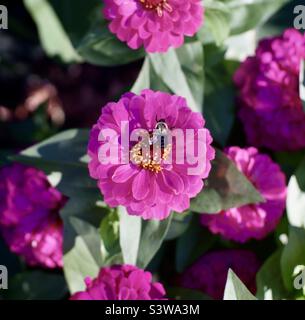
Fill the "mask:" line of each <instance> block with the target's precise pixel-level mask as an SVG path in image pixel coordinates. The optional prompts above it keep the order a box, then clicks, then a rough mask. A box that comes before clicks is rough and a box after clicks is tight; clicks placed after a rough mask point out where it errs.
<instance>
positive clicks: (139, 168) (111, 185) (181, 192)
mask: <svg viewBox="0 0 305 320" xmlns="http://www.w3.org/2000/svg"><path fill="white" fill-rule="evenodd" d="M161 119H162V121H164V122H165V123H166V124H167V126H168V128H169V129H170V130H173V129H177V128H179V129H182V130H183V132H184V133H185V132H186V129H194V130H195V136H194V145H195V151H196V148H197V146H199V147H200V148H202V149H203V150H205V153H204V155H203V158H202V159H200V161H202V163H203V166H202V168H201V169H200V171H199V172H198V174H197V175H189V173H188V169H189V168H194V167H196V165H193V164H192V165H190V164H188V162H187V161H186V151H185V150H184V158H185V159H184V163H183V164H178V163H177V161H176V160H175V155H176V139H173V141H172V145H171V151H172V154H173V160H172V163H170V164H167V163H166V162H165V160H166V159H165V158H164V159H161V161H160V164H153V162H151V163H150V164H149V165H146V164H144V162H139V163H136V164H135V163H134V162H132V161H130V162H129V163H127V164H102V163H101V162H100V160H99V156H98V154H99V148H100V147H101V145H103V144H105V141H104V142H102V141H98V137H99V135H100V132H101V130H102V129H105V128H111V129H113V130H115V131H116V132H117V134H118V136H119V140H120V139H122V137H121V123H122V121H128V122H129V132H127V133H126V134H128V138H129V134H130V132H132V131H133V130H134V129H137V128H141V129H145V130H147V131H148V132H151V131H152V130H153V129H154V128H155V127H156V124H157V123H158V121H159V120H161ZM203 127H204V120H203V117H202V115H201V114H200V113H195V112H192V111H191V110H190V109H189V108H188V106H187V103H186V100H185V99H184V98H182V97H178V96H175V95H170V94H168V93H163V92H153V91H151V90H144V91H142V93H141V94H140V95H139V96H137V95H135V94H132V93H128V94H126V95H124V96H123V97H122V98H121V99H120V100H119V102H117V103H108V104H107V105H106V106H105V107H104V108H103V109H102V114H101V116H100V118H99V120H98V122H97V124H96V125H95V126H94V127H93V128H92V130H91V135H90V141H89V146H88V154H89V156H90V158H91V161H90V163H89V171H90V175H91V177H92V178H94V179H97V180H98V186H99V188H100V190H101V192H102V193H103V195H104V200H105V202H106V203H107V204H108V205H109V206H111V207H116V206H118V205H123V206H126V207H127V211H128V213H129V214H131V215H138V216H142V217H143V218H144V219H164V218H166V217H168V215H169V214H170V211H171V210H175V211H177V212H183V211H184V210H186V209H188V208H189V206H190V198H192V197H194V196H196V195H197V194H198V193H199V192H200V190H201V189H202V187H203V181H202V179H204V178H206V177H207V176H208V174H209V171H210V169H211V164H210V161H211V160H212V159H213V158H214V149H213V148H212V147H211V146H210V144H211V142H212V138H211V136H210V133H209V131H208V130H207V129H204V130H205V131H204V132H205V133H206V140H205V141H200V140H199V136H198V129H203ZM106 142H107V141H106ZM119 148H120V150H119V155H120V154H121V149H123V146H122V145H121V144H120V145H119ZM134 148H135V143H134V144H133V145H132V144H131V146H130V150H127V152H128V153H127V154H129V151H130V152H131V156H132V154H133V151H134V150H135V149H134ZM184 148H186V146H184ZM164 154H165V151H164ZM121 160H122V159H121Z"/></svg>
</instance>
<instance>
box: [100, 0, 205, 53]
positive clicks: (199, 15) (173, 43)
mask: <svg viewBox="0 0 305 320" xmlns="http://www.w3.org/2000/svg"><path fill="white" fill-rule="evenodd" d="M104 3H105V7H104V16H105V18H106V19H108V20H110V21H111V22H110V24H109V29H110V31H111V32H112V33H114V34H116V35H117V37H118V38H119V39H120V40H121V41H124V42H127V44H128V46H129V47H130V48H132V49H138V48H140V47H143V46H144V48H145V50H146V51H147V52H166V51H167V50H168V49H169V48H170V47H174V48H178V47H180V46H181V45H182V44H183V43H184V36H190V37H191V36H193V35H194V34H195V33H196V32H197V31H198V30H199V28H200V27H201V25H202V23H203V12H204V10H203V7H202V4H201V1H200V0H124V1H122V0H105V1H104Z"/></svg>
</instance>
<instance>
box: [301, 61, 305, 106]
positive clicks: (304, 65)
mask: <svg viewBox="0 0 305 320" xmlns="http://www.w3.org/2000/svg"><path fill="white" fill-rule="evenodd" d="M300 98H301V100H302V104H303V110H304V112H305V60H302V61H301V67H300Z"/></svg>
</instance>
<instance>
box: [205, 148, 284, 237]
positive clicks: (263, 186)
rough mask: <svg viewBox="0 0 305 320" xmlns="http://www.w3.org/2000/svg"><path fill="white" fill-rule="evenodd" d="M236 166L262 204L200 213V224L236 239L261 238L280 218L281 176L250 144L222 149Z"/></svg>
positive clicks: (273, 164)
mask: <svg viewBox="0 0 305 320" xmlns="http://www.w3.org/2000/svg"><path fill="white" fill-rule="evenodd" d="M226 153H227V155H228V157H229V158H230V159H231V160H233V161H234V163H235V164H236V165H237V167H238V169H239V170H240V171H241V172H243V173H244V174H245V176H246V177H247V178H248V179H249V180H250V181H251V182H252V183H253V185H254V186H255V187H256V189H257V190H258V191H259V192H260V193H261V195H262V196H263V198H264V199H265V202H264V203H259V204H252V205H245V206H242V207H239V208H231V209H228V210H225V211H222V212H220V213H219V214H215V215H210V214H209V215H208V214H203V215H201V218H200V220H201V223H202V224H203V225H205V226H208V228H209V229H210V230H211V231H212V232H213V233H217V234H221V235H222V236H223V237H225V238H227V239H231V240H235V241H238V242H245V241H247V240H249V239H251V238H255V239H262V238H264V237H265V236H266V235H267V234H268V233H269V232H270V231H272V230H274V229H275V227H276V226H277V224H278V222H279V221H280V219H281V217H282V215H283V213H284V210H285V201H286V182H285V180H286V179H285V175H284V174H283V172H282V171H281V169H280V167H279V166H278V165H277V164H276V163H274V162H273V161H272V160H271V158H270V157H269V156H267V155H264V154H260V153H259V152H258V150H257V149H255V148H253V147H251V148H247V149H241V148H239V147H230V148H228V149H227V151H226Z"/></svg>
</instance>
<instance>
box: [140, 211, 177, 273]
mask: <svg viewBox="0 0 305 320" xmlns="http://www.w3.org/2000/svg"><path fill="white" fill-rule="evenodd" d="M171 221H172V215H170V216H169V217H168V218H167V219H164V220H145V221H143V222H142V230H141V238H140V244H139V250H138V257H137V266H138V267H140V268H142V269H145V268H146V266H147V265H148V264H149V262H150V261H151V259H152V258H153V257H154V255H155V254H156V252H157V251H158V250H159V248H160V247H161V244H162V242H163V240H164V238H165V236H166V234H167V232H168V230H169V226H170V224H171Z"/></svg>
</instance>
